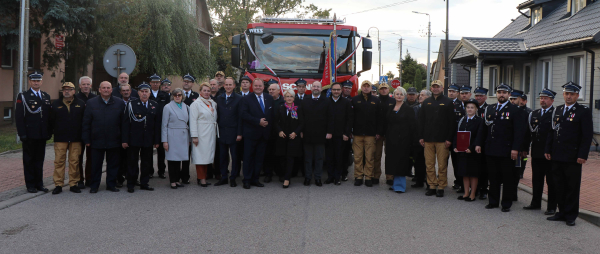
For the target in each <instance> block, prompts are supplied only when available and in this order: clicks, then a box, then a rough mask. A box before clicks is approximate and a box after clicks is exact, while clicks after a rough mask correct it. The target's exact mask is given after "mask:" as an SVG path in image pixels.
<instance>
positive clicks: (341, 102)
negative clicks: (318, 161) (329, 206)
mask: <svg viewBox="0 0 600 254" xmlns="http://www.w3.org/2000/svg"><path fill="white" fill-rule="evenodd" d="M341 95H342V84H340V83H333V84H332V85H331V98H329V104H330V107H331V111H332V112H333V131H332V133H331V134H332V137H331V139H330V140H327V158H326V159H327V180H325V184H330V183H334V184H335V185H341V184H342V181H341V178H342V169H343V167H344V165H346V163H345V161H346V160H348V157H347V156H345V154H344V152H346V151H345V147H344V146H345V145H346V142H348V141H349V140H350V136H351V135H350V134H351V133H352V122H353V121H354V119H353V114H352V113H353V112H352V102H351V101H350V100H348V99H345V98H342V96H341Z"/></svg>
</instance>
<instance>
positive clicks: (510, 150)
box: [479, 83, 527, 212]
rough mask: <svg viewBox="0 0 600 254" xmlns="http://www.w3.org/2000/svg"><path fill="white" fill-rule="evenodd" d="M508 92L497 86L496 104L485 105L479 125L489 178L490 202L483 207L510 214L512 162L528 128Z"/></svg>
mask: <svg viewBox="0 0 600 254" xmlns="http://www.w3.org/2000/svg"><path fill="white" fill-rule="evenodd" d="M511 91H512V88H511V87H510V86H508V85H506V84H503V83H502V84H500V85H498V86H497V87H496V95H497V97H498V103H497V104H494V105H490V106H488V108H487V110H486V112H485V124H482V125H481V128H480V131H479V133H481V134H483V133H486V138H485V139H484V140H485V156H486V162H487V168H488V173H489V178H490V193H489V203H488V204H487V205H486V206H485V208H486V209H493V208H497V207H499V206H500V205H502V212H509V211H510V207H511V206H512V203H513V200H514V197H515V195H516V194H515V192H517V185H516V182H515V181H514V177H515V175H516V174H517V173H516V172H517V167H516V165H517V163H516V162H515V160H517V158H518V155H519V153H520V151H521V148H522V145H523V140H524V139H525V128H526V127H527V122H526V121H527V120H526V117H525V115H524V114H523V110H521V109H519V108H518V107H517V106H515V105H513V104H511V103H509V102H508V97H509V95H510V92H511ZM501 185H502V187H501ZM500 189H502V201H500Z"/></svg>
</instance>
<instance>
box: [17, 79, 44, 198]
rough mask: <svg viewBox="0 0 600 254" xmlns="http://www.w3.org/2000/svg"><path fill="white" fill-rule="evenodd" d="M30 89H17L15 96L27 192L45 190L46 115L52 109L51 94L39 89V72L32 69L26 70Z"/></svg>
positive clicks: (40, 81)
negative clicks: (17, 92) (23, 90)
mask: <svg viewBox="0 0 600 254" xmlns="http://www.w3.org/2000/svg"><path fill="white" fill-rule="evenodd" d="M28 77H29V87H30V89H29V90H27V91H25V92H22V93H19V94H18V95H17V98H16V100H15V101H16V103H15V106H16V110H15V113H16V115H15V121H16V122H17V133H18V135H19V138H20V139H21V142H23V170H24V175H25V187H26V188H27V192H30V193H36V192H38V191H43V192H48V189H46V187H44V178H43V176H44V158H45V157H46V140H48V139H50V137H51V133H49V132H48V117H49V116H50V111H51V110H52V104H51V102H50V95H48V94H47V93H46V92H44V91H42V90H40V87H41V86H42V74H41V73H39V72H37V71H35V72H34V73H32V74H29V76H28Z"/></svg>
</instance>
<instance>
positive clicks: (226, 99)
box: [225, 96, 229, 105]
mask: <svg viewBox="0 0 600 254" xmlns="http://www.w3.org/2000/svg"><path fill="white" fill-rule="evenodd" d="M227 103H229V96H225V105H227Z"/></svg>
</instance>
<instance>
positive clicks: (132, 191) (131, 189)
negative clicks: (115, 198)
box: [127, 188, 135, 193]
mask: <svg viewBox="0 0 600 254" xmlns="http://www.w3.org/2000/svg"><path fill="white" fill-rule="evenodd" d="M127 192H129V193H134V192H135V190H134V189H133V188H127Z"/></svg>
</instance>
